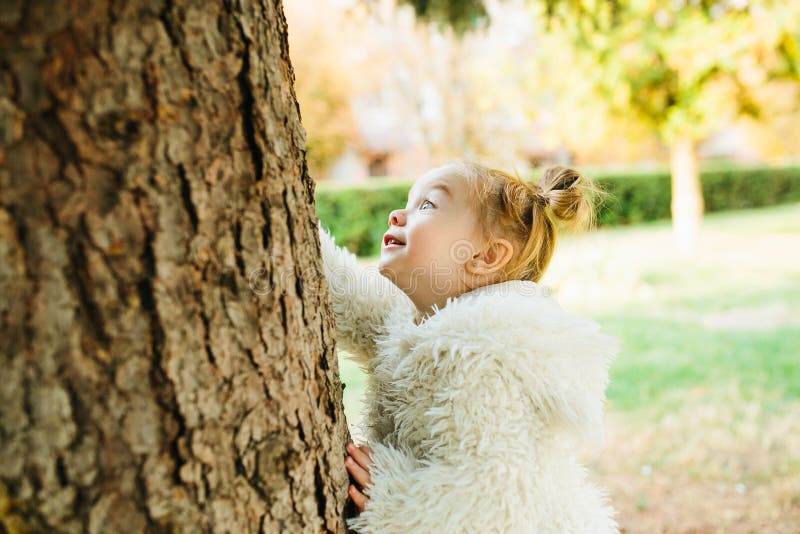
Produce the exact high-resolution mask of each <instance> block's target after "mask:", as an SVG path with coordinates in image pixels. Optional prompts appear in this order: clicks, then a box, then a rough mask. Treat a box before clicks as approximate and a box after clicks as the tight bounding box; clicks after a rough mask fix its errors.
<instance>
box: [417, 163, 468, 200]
mask: <svg viewBox="0 0 800 534" xmlns="http://www.w3.org/2000/svg"><path fill="white" fill-rule="evenodd" d="M457 182H458V177H457V176H456V175H455V174H453V173H452V171H449V170H447V169H441V170H440V169H433V170H432V171H428V172H427V173H425V174H423V175H422V176H420V177H419V178H417V180H416V181H415V182H414V185H412V186H411V189H410V190H409V191H408V196H409V198H413V196H414V195H415V194H420V193H421V192H422V191H424V190H426V189H431V188H434V187H441V188H442V189H443V190H444V191H445V192H446V193H450V195H451V196H453V195H455V192H456V191H457V190H458V183H457Z"/></svg>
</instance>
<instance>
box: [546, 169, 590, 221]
mask: <svg viewBox="0 0 800 534" xmlns="http://www.w3.org/2000/svg"><path fill="white" fill-rule="evenodd" d="M538 185H539V189H540V191H541V193H540V195H541V198H543V199H544V200H545V204H546V205H549V206H550V209H551V210H552V211H553V214H554V215H555V216H556V217H557V218H559V219H561V220H562V221H568V222H571V223H574V224H577V225H580V226H591V224H592V223H593V218H594V209H593V207H594V206H593V197H594V194H595V193H600V192H601V190H600V189H599V188H598V186H597V185H596V184H595V183H594V182H592V181H591V180H589V179H588V178H586V177H585V176H583V175H582V174H581V173H579V172H578V171H576V170H575V169H571V168H569V167H561V166H555V167H549V168H547V169H546V170H545V171H544V174H543V175H542V178H541V180H539V184H538Z"/></svg>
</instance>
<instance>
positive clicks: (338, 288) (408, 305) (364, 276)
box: [318, 223, 413, 368]
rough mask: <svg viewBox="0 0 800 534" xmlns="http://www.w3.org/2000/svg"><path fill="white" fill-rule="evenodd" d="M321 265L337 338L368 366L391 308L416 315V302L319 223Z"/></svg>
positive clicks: (357, 359) (409, 314)
mask: <svg viewBox="0 0 800 534" xmlns="http://www.w3.org/2000/svg"><path fill="white" fill-rule="evenodd" d="M318 227H319V238H320V246H321V253H322V264H323V268H324V271H325V278H326V280H327V283H328V287H329V290H330V291H329V293H330V295H331V300H332V304H333V312H334V316H335V322H336V340H337V342H338V343H339V345H340V348H342V349H344V350H345V351H347V352H349V353H350V354H351V355H352V356H353V358H352V359H353V361H355V362H356V363H358V364H359V365H361V366H362V367H364V368H368V367H369V366H370V364H371V363H372V359H373V358H374V356H375V353H376V346H375V340H376V338H377V337H378V336H379V335H380V334H381V333H383V332H384V331H385V324H386V320H387V318H388V316H389V314H390V312H392V311H398V312H400V313H405V314H407V315H408V316H411V314H413V309H412V308H413V303H412V302H411V301H410V299H408V297H407V296H405V294H403V293H402V292H401V291H400V289H399V288H397V287H396V286H395V285H394V284H392V283H391V282H390V281H389V280H388V279H386V278H385V277H384V276H382V275H381V274H380V273H379V272H378V270H377V269H376V268H362V267H360V266H359V265H358V263H357V262H356V256H355V254H353V253H351V252H350V251H348V250H347V249H346V248H345V247H342V246H338V245H336V243H335V241H334V238H333V236H331V234H330V233H329V232H328V231H327V230H325V229H324V228H323V227H322V223H319V225H318Z"/></svg>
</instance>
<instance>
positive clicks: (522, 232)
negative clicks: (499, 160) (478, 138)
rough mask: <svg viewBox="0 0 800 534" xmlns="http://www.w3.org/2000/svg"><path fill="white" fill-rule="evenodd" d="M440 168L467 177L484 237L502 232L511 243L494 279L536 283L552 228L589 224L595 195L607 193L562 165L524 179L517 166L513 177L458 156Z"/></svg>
mask: <svg viewBox="0 0 800 534" xmlns="http://www.w3.org/2000/svg"><path fill="white" fill-rule="evenodd" d="M440 169H441V170H445V169H448V170H451V171H452V172H453V173H454V174H456V175H458V176H460V177H462V178H463V179H464V180H465V181H466V184H467V194H468V198H469V199H470V203H471V205H472V207H473V208H474V210H475V212H476V214H477V215H478V221H479V222H480V226H481V228H482V229H483V237H484V239H486V240H492V239H495V238H497V237H504V238H506V239H508V240H509V241H510V242H511V243H512V244H513V245H514V254H513V256H512V258H511V260H510V261H509V262H508V263H507V264H506V266H505V267H504V269H503V272H502V273H501V276H502V280H499V281H504V280H532V281H534V282H538V281H539V279H541V277H542V275H543V274H544V272H545V270H546V269H547V266H548V265H549V264H550V259H551V258H552V256H553V252H554V250H555V245H556V234H557V230H558V229H560V228H566V229H567V230H581V229H589V228H591V227H593V226H594V225H595V215H596V211H595V200H596V199H597V198H599V197H601V196H603V195H604V194H606V193H605V192H604V191H603V190H602V189H601V188H600V187H599V185H598V184H597V183H596V182H594V181H592V180H591V179H589V178H587V177H586V176H584V175H582V174H580V173H579V172H578V171H576V170H574V169H570V168H567V167H560V166H556V167H549V168H547V169H546V170H545V171H544V173H543V174H542V176H541V178H540V179H539V180H538V182H529V181H525V180H523V179H522V178H520V177H519V175H518V174H517V173H516V170H515V173H514V175H513V176H512V175H510V174H508V173H506V172H503V171H501V170H498V169H491V168H487V167H484V166H483V165H480V164H478V163H474V162H470V161H463V160H457V161H451V162H448V163H445V164H444V165H442V167H440Z"/></svg>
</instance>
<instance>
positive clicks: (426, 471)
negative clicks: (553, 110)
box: [319, 161, 619, 534]
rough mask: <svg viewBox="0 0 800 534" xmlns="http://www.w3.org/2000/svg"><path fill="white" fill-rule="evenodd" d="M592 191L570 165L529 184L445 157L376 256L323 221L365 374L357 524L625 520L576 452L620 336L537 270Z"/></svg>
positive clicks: (345, 335)
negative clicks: (339, 240) (563, 302)
mask: <svg viewBox="0 0 800 534" xmlns="http://www.w3.org/2000/svg"><path fill="white" fill-rule="evenodd" d="M599 192H601V191H600V190H599V189H597V188H596V187H595V186H594V185H593V183H592V182H591V181H589V180H587V179H586V178H585V177H583V176H581V175H580V174H578V173H577V172H575V171H573V170H571V169H566V168H562V167H554V168H551V169H548V170H547V171H546V172H545V173H544V176H543V178H542V179H541V180H540V182H539V183H538V184H536V183H529V182H525V181H523V180H521V179H520V178H518V177H515V176H510V175H508V174H506V173H504V172H502V171H498V170H493V169H487V168H485V167H483V166H481V165H478V164H474V163H469V162H463V161H456V162H450V163H447V164H445V165H443V166H441V167H438V168H435V169H433V170H431V171H429V172H427V173H426V174H424V175H423V176H421V177H420V178H419V179H417V181H416V182H415V183H414V185H413V187H412V188H411V191H410V192H409V196H408V203H407V204H406V207H405V208H403V209H398V210H394V211H392V212H391V214H390V215H389V221H388V222H389V230H388V231H387V232H386V234H385V235H384V238H383V245H382V248H381V258H380V263H379V266H378V269H377V270H374V269H369V268H361V267H359V266H358V265H357V263H356V259H355V256H354V255H353V254H351V253H350V252H348V251H347V249H345V248H344V247H340V246H337V245H335V243H334V241H333V239H332V237H331V236H330V234H329V233H328V232H327V231H326V230H324V229H323V228H322V226H321V225H320V227H319V230H320V240H321V245H322V256H323V264H324V269H325V276H326V279H327V281H328V286H329V288H330V293H331V298H332V303H333V309H334V313H335V322H336V336H337V340H338V342H339V346H340V348H343V349H344V350H346V351H347V352H348V353H350V354H351V355H352V358H353V359H354V360H355V361H356V362H357V363H358V364H359V365H360V366H361V367H362V368H363V369H364V370H365V371H366V372H367V374H368V379H367V380H368V383H367V393H366V403H367V409H368V412H367V414H366V419H365V422H366V428H365V434H366V436H367V442H368V445H364V446H362V447H356V446H355V445H354V444H349V445H348V452H349V453H350V456H349V457H348V458H347V459H346V461H345V464H346V466H347V469H348V471H349V472H350V474H351V475H352V477H353V478H354V480H355V481H356V482H357V483H358V484H359V486H361V488H360V489H358V488H356V487H355V486H350V496H351V498H352V499H353V500H354V501H355V503H356V506H357V508H358V509H359V511H360V514H359V515H358V516H357V517H354V518H350V519H348V521H347V524H348V526H349V527H350V528H352V529H353V530H355V531H357V532H361V533H373V532H375V533H378V532H380V533H411V532H413V533H428V532H430V533H433V532H435V533H445V534H450V533H462V532H481V533H485V532H502V533H524V532H530V533H558V534H564V533H576V532H581V533H584V532H585V533H591V534H599V533H608V532H618V526H617V523H616V521H615V520H614V515H615V512H614V510H613V509H612V508H611V506H610V504H609V503H608V496H607V494H606V493H605V491H604V490H602V489H600V488H598V487H597V486H595V485H594V484H592V483H591V482H589V481H587V479H586V470H585V468H584V467H582V466H581V465H580V464H579V463H578V462H577V461H576V456H575V454H576V450H577V445H579V444H580V443H581V441H580V440H582V441H583V442H584V443H588V444H602V443H603V426H602V417H603V405H604V402H605V388H606V385H607V382H608V367H609V365H610V363H611V361H612V360H613V358H614V357H615V356H616V354H617V352H618V350H619V343H618V340H617V338H615V337H612V336H610V335H607V334H605V333H602V332H601V331H600V327H599V325H598V324H597V323H596V322H594V321H592V320H590V319H585V318H580V317H576V316H573V315H570V314H568V313H567V312H566V311H564V310H563V309H562V308H561V307H560V306H559V305H558V304H557V303H556V302H555V301H554V300H553V299H552V298H551V297H550V296H549V292H548V291H547V290H546V288H545V287H544V286H541V285H539V284H538V281H539V279H540V278H541V277H542V274H543V273H544V271H545V269H546V268H547V265H548V263H549V261H550V258H551V256H552V254H553V250H554V246H555V240H556V222H558V221H560V222H562V223H569V222H572V223H574V224H577V225H584V224H585V223H591V219H592V215H593V204H592V202H591V198H592V197H593V194H594V193H599Z"/></svg>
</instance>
